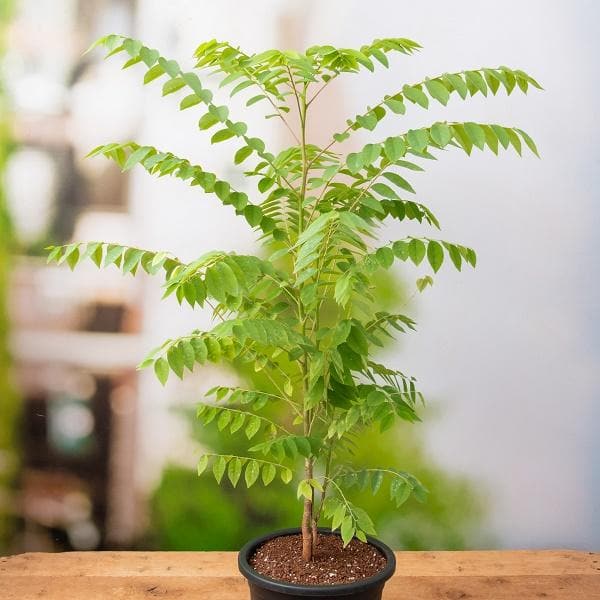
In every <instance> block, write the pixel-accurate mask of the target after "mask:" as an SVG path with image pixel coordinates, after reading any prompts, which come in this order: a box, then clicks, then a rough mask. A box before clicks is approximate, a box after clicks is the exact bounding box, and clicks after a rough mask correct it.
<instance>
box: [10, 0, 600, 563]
mask: <svg viewBox="0 0 600 600" xmlns="http://www.w3.org/2000/svg"><path fill="white" fill-rule="evenodd" d="M0 19H1V23H0V28H1V31H0V62H1V75H0V77H1V82H0V172H1V173H0V174H1V180H0V554H2V553H14V552H21V551H31V550H40V551H60V550H66V549H78V550H92V549H107V548H125V549H127V548H147V549H235V548H238V547H240V546H241V544H242V543H243V542H244V541H245V540H247V539H248V538H249V537H250V536H252V535H255V534H257V533H260V532H263V531H267V530H270V529H273V528H276V527H281V526H293V525H296V523H297V522H298V521H299V518H300V515H299V506H298V505H297V502H296V501H295V498H294V497H293V495H292V494H291V493H289V491H285V490H283V489H282V488H278V487H277V486H275V485H274V486H272V487H270V488H268V489H267V490H266V491H264V490H262V489H258V488H253V489H251V490H250V491H249V492H248V491H243V490H240V489H238V490H232V489H230V488H228V487H227V486H223V487H222V488H218V487H217V486H216V485H215V484H214V482H213V481H211V479H210V477H202V478H197V476H196V475H195V471H194V468H195V462H196V459H197V456H198V454H199V450H200V448H202V447H204V448H206V447H212V448H221V449H223V448H234V447H235V446H234V445H233V441H230V440H229V439H226V438H222V439H218V438H217V437H216V436H215V435H214V432H213V431H207V430H203V429H202V428H201V427H199V426H198V424H197V423H195V421H194V418H193V407H194V403H195V402H196V401H198V400H200V399H201V397H202V394H203V391H205V390H206V389H208V388H209V387H211V386H213V385H215V384H216V383H223V382H225V383H227V382H232V381H235V380H237V379H240V378H243V377H244V374H243V373H234V372H232V371H230V370H226V369H215V368H211V369H205V370H202V371H201V372H197V373H196V374H195V375H194V376H193V377H189V378H187V379H186V380H185V382H183V383H182V382H178V381H171V382H170V383H169V384H168V385H167V387H166V388H164V389H163V388H161V386H160V385H159V384H158V382H157V381H156V380H155V378H154V376H153V375H152V374H151V373H145V372H142V373H139V372H137V371H136V370H135V365H136V364H137V363H138V362H139V360H140V359H141V358H142V357H143V356H144V354H145V352H146V351H147V350H148V349H150V348H151V347H154V346H155V345H156V344H157V343H160V342H162V340H163V339H165V338H167V337H172V336H175V335H180V334H183V333H184V332H187V331H189V330H190V329H193V328H195V327H205V326H207V325H208V323H209V321H208V315H207V314H204V313H202V312H201V311H200V312H199V311H196V312H193V311H192V310H191V309H186V308H180V307H179V306H178V305H177V303H176V301H175V300H174V299H173V298H169V299H168V300H167V301H165V302H160V296H161V289H160V282H159V280H158V279H150V278H147V277H137V278H135V279H134V278H131V277H126V278H125V277H122V276H121V275H119V273H118V272H117V271H116V270H107V271H97V270H96V269H95V268H93V267H89V268H83V267H82V268H79V269H78V270H77V271H76V272H75V273H74V274H71V273H70V272H69V271H68V270H67V269H65V268H57V267H46V266H45V260H44V259H43V248H44V247H45V246H47V245H48V244H57V243H68V242H69V241H70V240H80V241H85V240H106V241H114V242H121V243H124V244H131V245H138V246H140V247H144V248H148V249H153V250H159V249H160V250H169V251H172V252H173V253H175V254H176V255H178V256H179V257H180V258H183V259H186V260H191V259H193V258H195V257H196V256H198V255H200V254H202V253H203V252H205V251H207V250H210V249H221V250H233V251H238V252H248V251H257V246H256V241H255V239H254V236H253V234H252V232H250V231H248V230H247V228H246V226H245V223H244V222H242V221H239V222H238V221H237V220H236V219H235V217H234V216H232V213H231V212H230V211H226V210H222V207H220V206H219V204H218V202H217V201H215V200H214V199H211V198H209V197H205V196H203V194H202V193H201V192H199V191H198V188H187V187H186V186H185V185H184V184H183V183H182V182H180V181H176V180H173V181H171V180H167V179H166V178H165V179H160V180H156V179H153V178H152V177H150V176H149V175H147V174H145V173H144V172H142V171H139V172H138V171H133V172H130V173H129V174H126V175H125V174H121V173H120V172H119V171H118V169H117V168H116V167H115V166H114V164H112V163H109V162H108V161H106V160H104V159H102V158H95V159H88V160H84V159H83V157H84V155H85V154H86V153H87V152H88V151H89V150H90V149H91V148H92V147H94V146H96V145H99V144H102V143H107V142H112V141H125V140H128V139H135V140H136V141H138V142H140V143H142V144H144V143H149V144H152V145H155V146H157V147H159V148H162V149H168V150H171V151H173V152H174V153H175V154H177V155H180V156H185V157H188V158H190V159H191V160H192V161H193V162H197V163H199V164H201V165H203V166H205V167H206V168H207V169H209V170H212V171H216V172H218V173H220V175H221V176H222V177H223V178H225V179H230V180H232V181H233V182H235V183H236V184H238V185H239V187H241V188H243V186H244V182H243V180H242V178H241V176H240V173H239V172H238V171H237V170H235V169H233V168H232V166H231V165H230V163H229V156H230V151H231V147H230V146H229V145H228V144H220V145H219V146H218V147H214V148H213V147H210V146H209V145H208V141H207V139H206V138H205V137H204V138H203V135H202V133H201V132H198V130H197V127H196V120H197V114H195V113H194V114H192V113H193V110H191V111H186V112H184V113H180V112H179V111H178V110H177V102H178V101H177V99H174V97H171V96H170V97H168V98H165V99H162V98H161V97H160V91H159V90H158V88H157V87H152V86H149V87H148V89H146V88H144V87H143V86H142V85H141V74H140V72H139V71H136V69H135V67H134V68H132V69H128V70H127V71H122V70H120V63H119V62H118V61H111V60H109V61H105V62H104V61H102V59H101V53H100V52H93V53H90V54H86V55H85V56H83V55H82V53H83V50H84V49H85V48H86V47H87V46H88V45H89V44H90V43H91V41H93V40H95V39H96V38H97V37H99V36H101V35H104V34H106V33H111V32H116V33H123V34H126V35H131V36H133V37H137V38H140V39H143V40H144V42H145V43H146V44H147V45H149V46H151V47H156V48H159V49H160V50H161V53H162V54H164V55H166V56H170V57H173V58H176V59H177V60H178V61H180V63H181V64H185V65H189V66H191V65H192V64H193V60H192V54H193V52H194V50H195V48H196V46H197V45H198V44H199V43H200V42H201V41H204V40H206V39H210V38H213V37H216V38H218V39H226V40H229V41H231V42H233V43H238V44H240V45H241V46H242V47H243V48H244V49H247V50H249V51H260V50H262V49H265V48H269V47H282V48H294V49H302V48H304V47H307V46H309V45H311V44H315V43H332V44H336V45H341V46H348V47H357V46H360V45H361V44H363V43H366V42H368V41H370V40H372V39H373V38H376V37H386V36H405V37H409V38H412V39H415V40H416V41H418V42H420V43H421V44H422V45H423V46H424V49H423V50H422V51H421V52H420V53H419V54H418V55H416V56H414V57H396V58H395V59H394V61H393V65H392V66H393V68H392V69H390V70H389V71H385V70H381V71H380V72H378V73H377V74H375V75H369V74H368V73H361V74H360V75H355V76H346V77H345V78H341V79H340V80H338V81H337V82H336V83H335V84H333V85H332V86H330V87H329V88H328V90H327V95H326V94H323V96H322V102H321V104H320V107H319V109H318V110H319V113H318V118H317V122H316V123H315V125H314V126H313V128H312V130H311V131H310V132H309V133H310V136H311V139H312V140H313V141H315V142H317V143H319V142H323V141H325V140H326V139H328V138H329V136H330V133H331V132H332V131H336V130H339V128H340V125H343V123H344V120H345V118H346V117H347V116H352V115H355V114H356V113H358V112H359V111H361V110H362V109H363V108H364V107H365V106H366V105H367V104H369V103H372V104H374V103H375V102H376V101H378V99H379V98H381V97H382V96H383V95H384V94H386V93H394V92H395V91H398V90H399V89H400V88H401V87H402V85H403V84H404V83H405V82H416V81H420V80H422V79H423V78H424V77H425V76H427V75H435V74H437V73H441V72H444V71H453V70H461V69H464V68H478V67H481V66H497V65H501V64H506V65H508V66H511V67H515V68H522V69H524V70H526V71H527V72H529V73H531V74H532V75H533V76H534V77H536V78H537V79H538V80H539V81H540V82H541V83H542V84H543V85H544V87H545V91H544V92H535V93H532V94H530V95H528V96H527V97H524V96H522V95H518V94H515V95H514V96H511V97H510V98H506V96H505V95H502V94H499V95H498V96H497V97H494V98H488V99H484V98H482V97H480V96H476V97H475V98H473V99H472V100H471V101H469V102H464V103H463V102H460V101H459V100H457V99H454V100H452V101H451V102H450V104H449V106H448V107H447V108H445V109H444V108H443V107H441V106H440V105H438V104H434V105H433V106H432V108H431V110H430V111H428V112H427V113H425V112H424V111H421V110H420V109H418V108H413V109H412V110H410V111H408V114H407V115H406V116H405V117H402V118H396V119H391V118H390V119H387V120H386V121H384V122H383V123H382V124H381V125H380V127H379V128H378V130H377V134H376V138H377V139H383V138H385V137H386V136H388V135H391V134H394V133H400V132H402V131H405V130H407V129H409V128H410V127H413V126H415V125H424V124H428V123H431V122H433V121H435V120H440V119H442V120H443V119H448V120H452V119H455V120H458V119H464V120H474V121H483V122H485V121H490V122H503V123H505V124H506V125H517V126H520V127H522V128H524V129H525V130H527V131H528V132H529V133H530V134H531V135H532V136H533V137H534V138H535V139H536V141H537V142H538V146H539V148H540V151H541V154H542V160H537V159H535V158H531V157H529V156H527V157H525V158H523V159H518V157H516V156H514V155H512V154H510V153H507V154H504V155H501V156H500V157H494V156H493V155H491V154H482V153H475V154H474V155H473V156H472V157H471V158H469V159H467V158H466V157H465V156H464V155H462V154H459V153H458V152H456V153H448V154H447V155H445V156H444V157H443V160H440V161H438V162H437V163H436V164H433V165H430V166H429V169H428V172H427V174H426V175H420V176H419V178H418V179H415V181H414V183H415V184H416V185H417V186H418V187H417V191H418V194H419V196H420V198H421V199H422V200H423V201H426V202H427V203H428V204H429V205H430V206H431V208H432V209H433V210H434V212H435V213H436V214H437V215H438V217H439V218H440V220H441V222H442V227H443V231H444V237H445V238H446V239H449V240H456V241H459V242H462V243H465V244H467V245H470V246H473V247H474V248H475V249H476V250H477V251H478V256H479V264H478V267H477V269H476V270H475V271H473V272H468V271H467V272H464V273H461V274H457V273H452V272H451V271H450V269H448V270H447V272H446V273H441V274H440V275H439V276H438V277H437V278H436V283H435V286H434V287H433V288H431V289H428V290H427V292H426V293H424V294H422V295H419V296H418V297H416V298H413V297H412V293H411V290H412V289H413V287H414V279H415V277H416V274H415V273H414V272H412V271H411V270H410V269H405V270H398V271H397V272H396V273H395V276H396V279H395V281H394V282H392V284H389V285H387V286H382V289H381V290H380V298H381V303H382V305H386V304H387V305H391V304H396V305H398V304H399V303H406V302H408V303H409V308H408V309H407V310H408V312H409V313H410V314H411V315H413V316H414V317H415V318H416V320H417V321H418V323H419V331H418V332H417V333H416V334H411V335H410V336H407V337H405V338H403V339H402V343H401V344H398V345H395V346H393V347H390V348H389V349H387V351H386V355H387V358H388V360H389V361H390V362H391V363H392V364H393V365H395V366H397V367H398V368H402V369H403V370H405V371H406V372H409V373H412V374H414V375H415V376H416V377H417V378H418V379H419V381H420V383H421V388H422V389H423V391H424V392H425V393H426V396H427V397H428V400H429V404H428V408H427V410H426V412H425V415H424V423H422V424H419V425H416V426H407V427H399V428H397V429H395V430H393V431H391V432H389V433H387V434H386V436H385V438H384V439H382V440H381V441H378V442H377V444H375V443H374V442H373V439H372V438H370V437H369V433H368V432H367V434H366V435H365V436H364V438H363V440H362V441H361V444H360V449H359V453H360V455H361V458H362V459H364V460H368V461H373V464H384V463H387V464H390V465H395V466H398V467H401V468H405V469H407V470H410V471H412V472H413V473H414V474H415V475H417V476H418V477H419V478H421V480H422V481H423V482H424V483H425V484H426V486H427V487H428V488H429V489H430V491H431V494H430V498H429V500H428V502H427V503H425V504H423V505H420V504H417V503H413V502H412V501H409V502H408V503H407V504H406V505H405V506H404V507H403V508H402V509H401V510H400V511H398V510H396V509H394V508H392V507H390V506H388V505H387V504H386V502H385V499H376V500H373V499H372V498H366V497H365V498H362V499H357V503H360V502H362V505H364V506H365V507H366V508H369V509H371V510H372V511H373V513H374V516H375V517H376V519H375V520H376V522H377V525H378V531H379V533H380V537H382V538H383V539H384V540H386V541H388V542H389V543H391V544H392V545H393V546H395V547H397V548H410V549H445V548H489V547H511V548H525V547H527V548H532V547H573V548H583V549H593V548H595V549H598V548H599V547H600V461H599V460H598V458H599V456H598V455H599V452H600V427H599V423H600V403H599V402H598V396H599V390H600V376H599V374H600V370H599V368H598V365H599V356H598V355H599V353H600V344H599V340H600V316H599V314H598V310H597V307H598V303H599V300H600V294H599V290H600V285H599V284H598V260H597V253H598V252H599V251H600V244H599V241H598V240H599V239H600V238H599V237H598V235H597V230H598V226H599V225H600V219H599V215H600V204H599V203H598V200H600V198H598V191H599V189H600V185H599V184H600V181H599V178H600V176H599V173H600V171H599V169H598V167H599V164H598V163H599V158H600V156H599V152H598V148H599V142H598V139H600V138H599V134H600V127H599V122H598V119H599V118H598V111H597V104H598V92H599V86H598V56H599V52H600V41H599V40H600V37H599V36H598V22H600V8H599V6H598V4H597V3H595V2H593V1H592V0H572V1H571V2H559V1H558V0H554V1H552V2H549V1H547V0H532V1H530V2H526V3H525V2H519V1H516V0H506V1H505V2H502V3H500V4H493V5H492V4H486V3H481V2H476V1H475V0H459V1H457V2H452V3H448V2H440V1H436V2H433V1H422V2H418V3H417V2H411V3H408V2H398V1H393V2H392V1H391V0H382V1H380V2H376V3H368V2H358V1H356V0H343V1H342V0H328V1H327V2H316V1H314V0H256V1H254V2H245V3H239V2H234V1H233V0H220V1H219V2H207V1H201V0H170V1H169V2H164V1H162V2H161V1H159V0H0ZM207 83H208V84H209V82H207ZM244 120H246V121H247V122H248V123H249V126H250V128H251V129H254V130H255V131H258V132H259V135H260V136H261V137H263V138H264V139H265V140H266V141H268V142H269V143H270V144H271V145H272V147H273V148H275V149H277V148H281V147H285V146H286V145H288V144H289V143H290V141H289V139H288V138H287V137H286V134H285V130H283V129H282V128H281V127H279V126H278V123H275V122H273V120H270V121H263V119H262V115H261V113H260V109H257V110H256V111H255V112H252V110H251V111H250V112H249V113H248V114H247V115H246V116H245V117H244ZM400 121H401V122H400ZM367 141H368V137H367V136H366V135H365V136H363V137H362V138H361V137H360V136H359V135H356V136H355V137H354V140H353V141H352V144H354V146H355V147H359V146H362V144H364V143H366V142H367ZM351 148H352V146H349V147H348V151H350V150H351ZM400 225H402V227H400ZM403 227H404V225H403V224H400V223H396V224H393V225H391V226H390V227H389V230H386V231H385V236H389V239H396V238H398V237H400V236H402V237H403V236H404V235H406V233H407V232H408V233H411V231H407V229H406V228H403ZM359 500H360V502H359Z"/></svg>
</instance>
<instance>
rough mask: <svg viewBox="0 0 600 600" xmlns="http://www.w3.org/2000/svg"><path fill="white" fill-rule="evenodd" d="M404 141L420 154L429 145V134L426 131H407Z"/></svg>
mask: <svg viewBox="0 0 600 600" xmlns="http://www.w3.org/2000/svg"><path fill="white" fill-rule="evenodd" d="M406 139H407V141H408V143H409V144H410V145H411V146H412V147H413V148H414V149H415V150H417V152H422V151H423V150H425V148H427V145H428V144H429V134H428V133H427V130H426V129H409V130H408V133H407V134H406Z"/></svg>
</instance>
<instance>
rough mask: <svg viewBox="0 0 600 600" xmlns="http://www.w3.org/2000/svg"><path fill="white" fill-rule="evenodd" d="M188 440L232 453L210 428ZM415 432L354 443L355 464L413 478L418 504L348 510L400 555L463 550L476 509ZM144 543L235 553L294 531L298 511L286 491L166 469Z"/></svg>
mask: <svg viewBox="0 0 600 600" xmlns="http://www.w3.org/2000/svg"><path fill="white" fill-rule="evenodd" d="M193 435H194V438H195V439H197V440H198V441H199V442H200V443H201V444H202V445H203V446H205V447H210V448H211V449H213V451H215V452H227V453H229V452H231V453H232V454H234V453H236V452H239V451H240V450H242V448H237V447H236V443H235V441H234V438H230V439H231V443H227V442H229V440H227V442H226V443H224V438H223V437H220V438H219V436H218V435H216V434H215V432H214V431H213V430H206V429H205V430H201V429H200V426H196V425H195V426H194V434H193ZM419 437H420V436H419V432H418V430H417V429H416V428H415V426H411V425H410V424H406V425H401V426H399V427H396V428H394V429H392V430H390V431H388V432H386V434H384V436H383V439H381V438H380V437H379V436H378V437H377V439H378V441H380V442H381V444H380V445H379V444H378V445H377V446H373V441H372V440H373V439H375V438H373V437H372V436H371V432H370V431H365V432H364V433H363V435H362V436H361V438H360V439H359V442H358V448H357V464H365V465H368V464H381V465H386V464H388V465H394V466H397V467H400V468H402V469H406V470H408V471H410V472H411V473H417V474H418V476H419V478H420V480H421V481H422V482H423V484H424V485H425V486H426V487H427V488H428V489H429V490H430V494H429V497H428V499H427V501H426V502H425V503H424V504H419V503H418V502H415V501H414V500H409V501H408V502H407V503H406V504H404V505H403V506H402V507H401V508H400V509H396V508H394V506H393V505H392V504H391V503H390V502H388V501H387V499H386V498H385V497H382V496H375V497H373V496H371V495H370V493H369V492H364V493H361V494H355V500H356V504H357V505H358V506H361V507H364V508H365V509H366V510H368V511H369V513H370V514H371V515H373V517H374V520H375V525H376V528H377V533H378V537H380V538H381V539H382V540H384V541H385V542H387V543H389V544H390V545H391V546H392V547H394V548H403V549H408V550H428V549H464V548H468V547H469V546H470V545H471V544H472V543H473V541H472V540H473V537H472V536H473V535H474V533H475V532H476V531H477V529H478V525H479V524H480V522H481V519H482V517H483V514H484V511H483V503H482V500H481V498H480V497H478V496H477V494H476V493H475V491H474V489H473V486H472V485H471V484H470V483H469V482H468V481H467V480H466V479H464V478H462V477H456V476H450V475H447V474H445V473H444V472H443V471H442V470H441V469H440V468H439V467H437V466H436V465H435V464H434V463H433V462H432V461H431V460H430V459H428V457H427V456H426V454H425V452H424V450H423V444H422V442H421V441H420V440H419ZM151 511H152V512H151V522H152V530H151V543H152V545H153V546H155V547H156V548H161V549H164V550H236V549H239V548H240V547H241V546H242V545H243V544H244V543H245V542H247V541H248V540H249V539H250V538H252V537H254V536H257V535H260V534H261V533H266V532H268V531H272V530H274V529H279V528H284V527H295V526H298V524H299V522H300V517H301V511H302V506H301V504H300V502H299V501H298V500H296V498H295V496H294V495H293V494H291V493H290V489H289V487H287V486H285V485H283V484H281V483H275V482H274V483H273V484H272V485H270V486H269V487H267V488H264V489H263V488H260V487H258V486H256V487H253V488H251V489H249V490H248V489H246V488H244V487H243V486H240V487H238V488H237V489H233V488H232V487H231V486H230V485H229V484H225V485H221V486H219V485H217V484H216V483H215V481H214V479H213V478H212V477H211V476H210V475H206V476H202V477H200V478H199V477H198V476H197V475H196V473H195V471H193V470H191V469H186V468H184V467H179V466H170V467H168V468H167V469H166V470H165V471H164V473H163V476H162V480H161V482H160V485H159V486H158V488H157V489H156V491H155V493H154V496H153V498H152V502H151Z"/></svg>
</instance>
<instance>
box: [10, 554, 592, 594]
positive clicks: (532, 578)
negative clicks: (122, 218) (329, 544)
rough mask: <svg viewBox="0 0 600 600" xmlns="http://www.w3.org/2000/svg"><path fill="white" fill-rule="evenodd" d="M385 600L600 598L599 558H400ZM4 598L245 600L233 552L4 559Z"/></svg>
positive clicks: (443, 556) (68, 555) (57, 555)
mask: <svg viewBox="0 0 600 600" xmlns="http://www.w3.org/2000/svg"><path fill="white" fill-rule="evenodd" d="M396 558H397V561H398V567H397V570H396V574H395V575H394V577H393V578H392V579H391V580H390V581H389V582H388V583H387V585H386V588H385V592H384V595H383V597H384V600H438V599H440V600H460V599H465V600H467V599H468V600H509V599H510V600H534V599H535V600H539V599H540V598H546V599H555V600H556V599H560V600H563V599H564V600H567V599H568V600H597V599H600V554H598V553H592V552H573V551H568V550H544V551H514V552H513V551H492V552H398V553H397V554H396ZM0 596H1V597H2V599H3V600H33V599H34V598H44V599H46V600H107V599H109V598H110V600H141V599H148V598H162V599H165V600H171V599H176V598H178V599H185V600H200V599H202V600H213V599H214V600H241V599H246V598H248V590H247V586H246V582H245V580H244V579H243V578H242V577H241V576H240V574H239V573H238V570H237V555H236V553H234V552H67V553H62V554H43V553H31V554H20V555H17V556H11V557H4V558H0Z"/></svg>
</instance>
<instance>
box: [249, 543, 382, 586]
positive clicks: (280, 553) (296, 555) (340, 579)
mask: <svg viewBox="0 0 600 600" xmlns="http://www.w3.org/2000/svg"><path fill="white" fill-rule="evenodd" d="M249 562H250V565H251V566H252V568H253V569H254V570H255V571H257V572H258V573H260V574H261V575H265V576H266V577H271V578H272V579H280V580H283V581H286V582H289V583H298V584H301V585H323V584H336V583H337V584H339V583H352V582H354V581H357V580H360V579H365V578H366V577H372V576H373V575H375V574H376V573H378V572H379V571H381V569H383V567H384V566H385V564H386V562H387V561H386V558H385V556H383V554H381V553H380V552H379V550H377V548H374V547H373V546H371V545H370V544H365V543H363V542H361V541H359V540H357V539H356V538H355V539H353V540H352V541H351V542H350V543H349V544H348V545H347V546H346V547H345V548H344V547H343V544H342V539H341V538H340V536H338V535H322V534H319V538H318V543H317V547H316V550H315V553H314V557H313V560H312V561H311V562H309V563H306V562H304V560H302V536H301V535H300V534H295V535H285V536H281V537H277V538H273V539H272V540H268V541H266V542H265V543H264V544H262V545H261V546H259V547H258V548H257V549H256V551H255V552H254V554H253V555H252V556H251V557H250V561H249Z"/></svg>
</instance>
